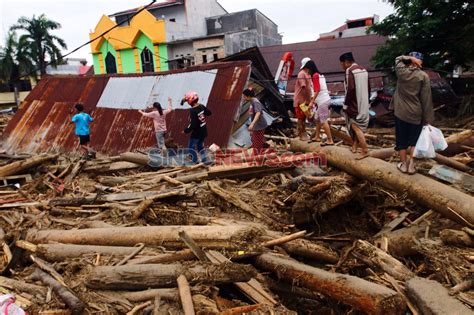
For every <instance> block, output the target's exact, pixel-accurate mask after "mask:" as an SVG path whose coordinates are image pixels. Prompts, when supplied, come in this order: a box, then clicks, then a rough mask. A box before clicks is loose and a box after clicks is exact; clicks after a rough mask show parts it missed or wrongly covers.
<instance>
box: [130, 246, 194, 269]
mask: <svg viewBox="0 0 474 315" xmlns="http://www.w3.org/2000/svg"><path fill="white" fill-rule="evenodd" d="M195 258H196V256H195V255H194V253H193V252H192V250H190V249H183V250H181V251H178V252H174V253H166V254H159V255H155V256H148V257H141V258H136V259H132V260H130V261H129V262H128V263H127V265H140V264H165V263H172V262H178V261H182V260H184V261H186V260H194V259H195Z"/></svg>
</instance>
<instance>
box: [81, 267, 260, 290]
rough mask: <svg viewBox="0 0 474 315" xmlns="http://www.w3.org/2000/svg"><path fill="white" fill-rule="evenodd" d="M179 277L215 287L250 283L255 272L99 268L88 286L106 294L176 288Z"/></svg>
mask: <svg viewBox="0 0 474 315" xmlns="http://www.w3.org/2000/svg"><path fill="white" fill-rule="evenodd" d="M180 275H184V276H185V277H186V279H189V281H190V283H191V284H196V283H203V284H213V285H216V284H224V283H232V282H239V281H249V280H250V279H251V278H252V277H254V276H255V275H256V272H255V269H254V268H253V267H252V266H249V265H241V264H234V263H224V264H220V265H212V264H198V265H182V264H167V265H163V264H155V265H124V266H99V267H95V268H93V269H92V271H91V272H90V273H89V275H88V277H87V280H86V285H87V286H88V287H89V288H91V289H105V290H145V289H148V288H166V287H176V286H177V282H176V279H177V278H178V277H179V276H180Z"/></svg>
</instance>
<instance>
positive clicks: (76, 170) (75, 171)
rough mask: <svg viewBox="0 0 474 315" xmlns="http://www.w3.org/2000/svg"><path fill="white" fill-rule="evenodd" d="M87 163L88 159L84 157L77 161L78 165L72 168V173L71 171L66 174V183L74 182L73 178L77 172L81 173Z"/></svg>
mask: <svg viewBox="0 0 474 315" xmlns="http://www.w3.org/2000/svg"><path fill="white" fill-rule="evenodd" d="M85 163H86V160H83V159H81V160H79V161H78V162H77V163H76V165H74V167H73V168H72V171H71V173H69V175H68V176H66V179H65V180H64V182H65V183H70V182H72V180H73V179H74V178H75V177H76V176H77V174H79V172H80V171H81V169H82V167H83V166H84V164H85Z"/></svg>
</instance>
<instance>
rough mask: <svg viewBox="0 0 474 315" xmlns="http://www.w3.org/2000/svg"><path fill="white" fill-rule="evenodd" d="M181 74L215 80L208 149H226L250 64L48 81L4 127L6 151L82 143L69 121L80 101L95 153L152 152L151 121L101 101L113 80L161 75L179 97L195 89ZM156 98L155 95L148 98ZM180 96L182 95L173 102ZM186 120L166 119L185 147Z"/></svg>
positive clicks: (182, 115)
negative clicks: (180, 92)
mask: <svg viewBox="0 0 474 315" xmlns="http://www.w3.org/2000/svg"><path fill="white" fill-rule="evenodd" d="M183 73H190V74H192V73H194V74H193V75H191V77H194V76H195V79H196V80H198V79H199V78H200V79H203V78H207V79H208V80H210V78H211V77H212V76H213V75H215V80H214V82H213V84H212V87H211V89H210V92H209V98H208V100H207V104H206V105H207V107H208V108H209V109H210V110H211V112H212V116H210V117H209V119H208V121H207V122H208V123H207V125H208V132H209V136H208V138H207V139H206V145H210V144H212V143H216V144H217V145H219V146H221V147H225V146H227V144H228V141H229V138H230V135H231V132H232V127H233V124H234V117H235V114H236V112H237V111H238V109H239V107H240V104H241V99H242V91H243V89H244V88H245V86H246V84H247V81H248V79H249V76H250V62H248V61H238V62H226V63H212V64H208V65H201V66H197V67H192V68H188V69H185V70H177V71H169V72H163V73H151V74H129V75H99V76H47V77H45V78H43V79H42V80H41V81H40V82H39V83H38V85H37V86H36V87H35V88H34V89H33V91H31V93H30V94H29V95H28V97H27V98H26V100H25V101H24V102H23V103H22V105H21V106H20V108H19V110H18V112H17V113H16V114H15V116H14V117H13V118H12V120H11V121H10V123H9V124H8V126H7V127H6V128H5V131H4V148H5V149H7V150H8V151H10V152H29V153H35V152H49V151H51V152H58V151H70V150H73V149H75V148H76V147H77V145H78V143H77V139H76V137H75V135H74V126H73V125H72V123H70V122H69V120H70V118H69V116H70V113H72V111H73V108H74V104H76V103H77V102H81V103H83V104H84V107H85V111H86V112H88V113H90V114H91V115H92V117H93V118H94V122H93V123H92V124H91V146H92V147H93V148H94V149H95V150H97V151H99V152H102V153H106V154H118V153H121V152H125V151H129V150H136V149H146V148H150V147H152V146H154V145H155V142H156V140H155V137H154V133H153V123H152V120H151V119H149V118H146V117H142V116H141V115H140V114H139V113H138V111H137V110H136V109H129V108H125V107H119V108H106V107H98V106H97V104H98V103H99V99H100V98H101V96H102V94H103V92H104V90H105V89H106V88H107V86H108V83H109V81H111V80H112V79H116V78H127V79H131V78H148V79H145V80H144V81H143V82H147V80H152V79H149V78H156V77H161V78H160V79H159V81H161V80H162V79H163V76H169V77H170V79H169V81H167V80H168V79H164V81H163V82H169V83H167V84H168V85H163V87H165V88H166V90H167V91H169V92H170V93H171V94H173V93H175V92H176V91H174V89H175V88H176V89H177V90H178V89H184V88H187V87H188V86H191V85H192V83H191V84H190V82H192V80H191V81H190V82H188V81H187V80H188V79H189V76H186V75H185V76H183V75H180V74H183ZM196 73H200V74H199V75H197V74H196ZM201 74H202V77H201ZM204 74H205V75H206V76H204ZM153 80H155V79H153ZM203 80H204V79H203ZM155 81H156V80H155ZM137 82H138V80H137ZM134 88H135V86H124V90H127V93H128V90H131V89H134ZM168 89H169V90H168ZM152 91H153V89H152ZM152 94H153V92H152V93H151V94H148V95H147V96H148V97H150V95H152ZM166 94H168V93H166ZM163 95H165V93H163ZM173 95H174V94H173ZM177 97H178V94H176V96H175V98H177ZM181 97H182V96H181ZM166 98H167V96H166ZM176 103H177V102H176ZM188 117H189V113H188V111H187V110H186V109H183V108H179V109H177V110H175V111H173V112H172V113H171V114H169V115H168V116H167V126H168V136H169V137H172V138H173V140H174V141H175V142H176V143H178V144H180V145H183V146H184V145H186V144H187V140H188V135H185V134H183V133H182V130H183V129H184V127H186V125H187V124H188V119H189V118H188Z"/></svg>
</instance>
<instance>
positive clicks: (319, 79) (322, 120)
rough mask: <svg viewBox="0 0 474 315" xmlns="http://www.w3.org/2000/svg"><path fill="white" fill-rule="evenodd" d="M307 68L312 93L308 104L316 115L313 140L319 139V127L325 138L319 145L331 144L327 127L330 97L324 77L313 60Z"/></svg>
mask: <svg viewBox="0 0 474 315" xmlns="http://www.w3.org/2000/svg"><path fill="white" fill-rule="evenodd" d="M306 65H307V66H308V68H309V72H310V75H311V79H312V83H313V90H314V94H313V97H312V98H311V104H310V106H311V107H312V108H315V109H316V115H315V117H314V119H315V122H316V132H315V133H314V137H313V139H312V140H313V141H317V142H320V141H321V127H322V128H323V130H324V132H325V133H326V136H327V140H326V142H324V143H321V146H325V145H333V144H334V140H333V138H332V134H331V128H330V127H329V123H328V120H329V106H330V105H331V97H330V96H329V91H328V87H327V84H326V79H325V78H324V75H322V74H321V73H320V72H319V70H318V67H317V66H316V64H315V63H314V61H312V60H310V61H308V63H307V64H306Z"/></svg>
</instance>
